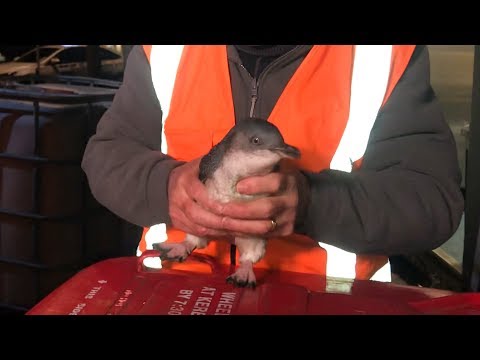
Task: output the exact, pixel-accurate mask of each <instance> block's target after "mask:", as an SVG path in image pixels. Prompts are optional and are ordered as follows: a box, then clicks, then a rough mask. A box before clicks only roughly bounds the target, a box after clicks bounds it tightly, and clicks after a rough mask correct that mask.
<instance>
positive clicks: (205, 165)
mask: <svg viewBox="0 0 480 360" xmlns="http://www.w3.org/2000/svg"><path fill="white" fill-rule="evenodd" d="M299 157H300V151H299V149H298V148H296V147H294V146H292V145H289V144H286V143H285V140H284V138H283V136H282V134H281V133H280V131H279V129H278V128H277V127H276V126H275V125H274V124H272V123H270V122H268V121H266V120H264V119H260V118H247V119H244V120H241V121H238V122H237V123H236V125H235V126H233V127H232V128H231V129H230V131H229V132H228V133H227V134H226V135H225V137H224V138H223V139H222V140H221V141H220V142H219V143H218V144H217V145H215V146H214V147H213V148H212V149H211V150H210V151H209V152H208V153H207V154H206V155H204V156H203V157H202V159H201V160H200V165H199V179H200V181H202V182H203V183H204V184H205V186H206V188H207V192H208V194H209V196H211V197H212V198H213V199H215V200H217V201H219V202H222V203H227V202H229V201H232V200H251V199H254V198H258V197H260V196H264V195H244V194H239V193H238V192H237V191H236V185H237V183H238V182H239V181H240V180H242V179H244V178H247V177H250V176H259V175H267V174H269V173H270V172H272V171H275V169H276V168H277V167H278V165H279V163H280V160H281V159H284V158H290V159H298V158H299ZM209 241H210V239H207V238H203V237H198V236H194V235H192V234H186V236H185V240H184V241H183V242H181V243H175V244H171V243H158V244H155V248H156V249H157V250H159V251H160V254H161V256H160V257H161V259H162V260H174V261H184V260H185V259H186V258H187V257H188V256H189V255H190V254H191V252H192V251H194V250H195V249H202V248H205V247H206V246H207V245H208V243H209ZM234 243H235V245H236V246H237V249H238V251H239V255H240V258H239V260H240V265H239V267H238V268H237V270H236V271H235V272H234V273H233V274H231V275H230V276H228V277H227V279H226V280H227V282H228V283H232V284H233V285H235V286H240V287H244V286H249V287H255V286H256V277H255V273H254V271H253V265H254V264H255V263H257V262H258V261H260V260H261V259H262V258H263V257H264V255H265V250H266V239H265V238H262V237H257V236H242V237H235V241H234Z"/></svg>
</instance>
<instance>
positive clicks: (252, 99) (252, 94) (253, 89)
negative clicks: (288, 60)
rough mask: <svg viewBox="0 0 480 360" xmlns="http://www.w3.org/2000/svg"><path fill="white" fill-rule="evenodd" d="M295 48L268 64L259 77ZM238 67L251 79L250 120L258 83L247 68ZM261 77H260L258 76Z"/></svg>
mask: <svg viewBox="0 0 480 360" xmlns="http://www.w3.org/2000/svg"><path fill="white" fill-rule="evenodd" d="M295 49H296V48H293V49H292V50H290V51H288V52H286V53H285V54H283V55H282V56H280V57H279V58H278V59H276V60H275V61H274V62H272V63H270V64H269V65H268V66H267V67H266V68H265V70H264V71H263V72H262V74H261V75H263V74H265V73H266V72H268V71H270V70H271V68H272V67H275V65H276V63H278V61H279V60H280V59H283V58H285V57H287V56H288V55H289V54H290V53H291V52H293V51H294V50H295ZM240 66H241V67H242V68H243V69H244V70H245V72H246V73H247V75H248V76H249V77H250V79H252V87H251V92H250V99H251V100H250V112H249V117H250V118H252V117H253V114H254V112H255V105H256V104H257V99H258V83H259V79H256V78H253V77H252V75H250V72H249V71H248V70H247V68H246V67H245V66H243V64H240ZM260 77H261V76H260Z"/></svg>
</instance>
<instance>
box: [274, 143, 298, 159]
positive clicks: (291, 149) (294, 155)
mask: <svg viewBox="0 0 480 360" xmlns="http://www.w3.org/2000/svg"><path fill="white" fill-rule="evenodd" d="M275 150H277V151H278V152H279V153H281V154H282V155H283V156H284V157H287V158H291V159H298V158H299V157H300V150H298V149H297V148H296V147H295V146H292V145H288V144H284V145H283V146H282V147H280V148H276V149H275Z"/></svg>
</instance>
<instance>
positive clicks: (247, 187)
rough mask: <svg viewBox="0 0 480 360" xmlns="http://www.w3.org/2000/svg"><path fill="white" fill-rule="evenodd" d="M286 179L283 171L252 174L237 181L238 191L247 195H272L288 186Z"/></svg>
mask: <svg viewBox="0 0 480 360" xmlns="http://www.w3.org/2000/svg"><path fill="white" fill-rule="evenodd" d="M286 181H287V179H286V176H285V175H284V174H282V173H270V174H268V175H263V176H251V177H248V178H245V179H243V180H241V181H239V182H238V183H237V191H238V192H239V193H240V194H245V195H256V194H265V195H272V194H276V193H278V192H280V191H282V190H283V189H284V188H285V186H286Z"/></svg>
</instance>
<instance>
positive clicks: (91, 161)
mask: <svg viewBox="0 0 480 360" xmlns="http://www.w3.org/2000/svg"><path fill="white" fill-rule="evenodd" d="M161 134H162V111H161V109H160V104H159V102H158V99H157V97H156V94H155V90H154V87H153V84H152V80H151V73H150V65H149V63H148V60H147V58H146V56H145V54H144V52H143V49H142V47H141V46H135V47H134V48H133V49H132V51H131V53H130V55H129V57H128V61H127V65H126V68H125V72H124V81H123V84H122V86H121V87H120V89H119V90H118V91H117V93H116V94H115V98H114V100H113V103H112V105H111V106H110V107H109V109H108V110H107V111H106V112H105V114H104V115H103V117H102V118H101V119H100V121H99V123H98V125H97V130H96V133H95V134H94V135H93V136H92V137H91V138H90V139H89V142H88V144H87V147H86V149H85V152H84V156H83V160H82V168H83V170H84V171H85V173H86V175H87V178H88V182H89V185H90V189H91V191H92V194H93V195H94V197H95V198H96V199H97V200H98V201H99V202H100V203H101V204H102V205H104V206H105V207H106V208H108V209H109V210H111V211H112V212H114V213H115V214H117V215H118V216H120V217H122V218H124V219H125V220H127V221H129V222H131V223H133V224H136V225H139V226H151V225H153V224H157V223H162V222H169V215H168V199H167V182H168V176H169V174H170V171H171V170H172V169H173V168H174V167H176V166H178V165H180V164H181V163H180V162H178V161H175V160H174V159H172V158H170V157H168V156H166V155H164V154H162V153H161V151H160V149H161Z"/></svg>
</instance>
